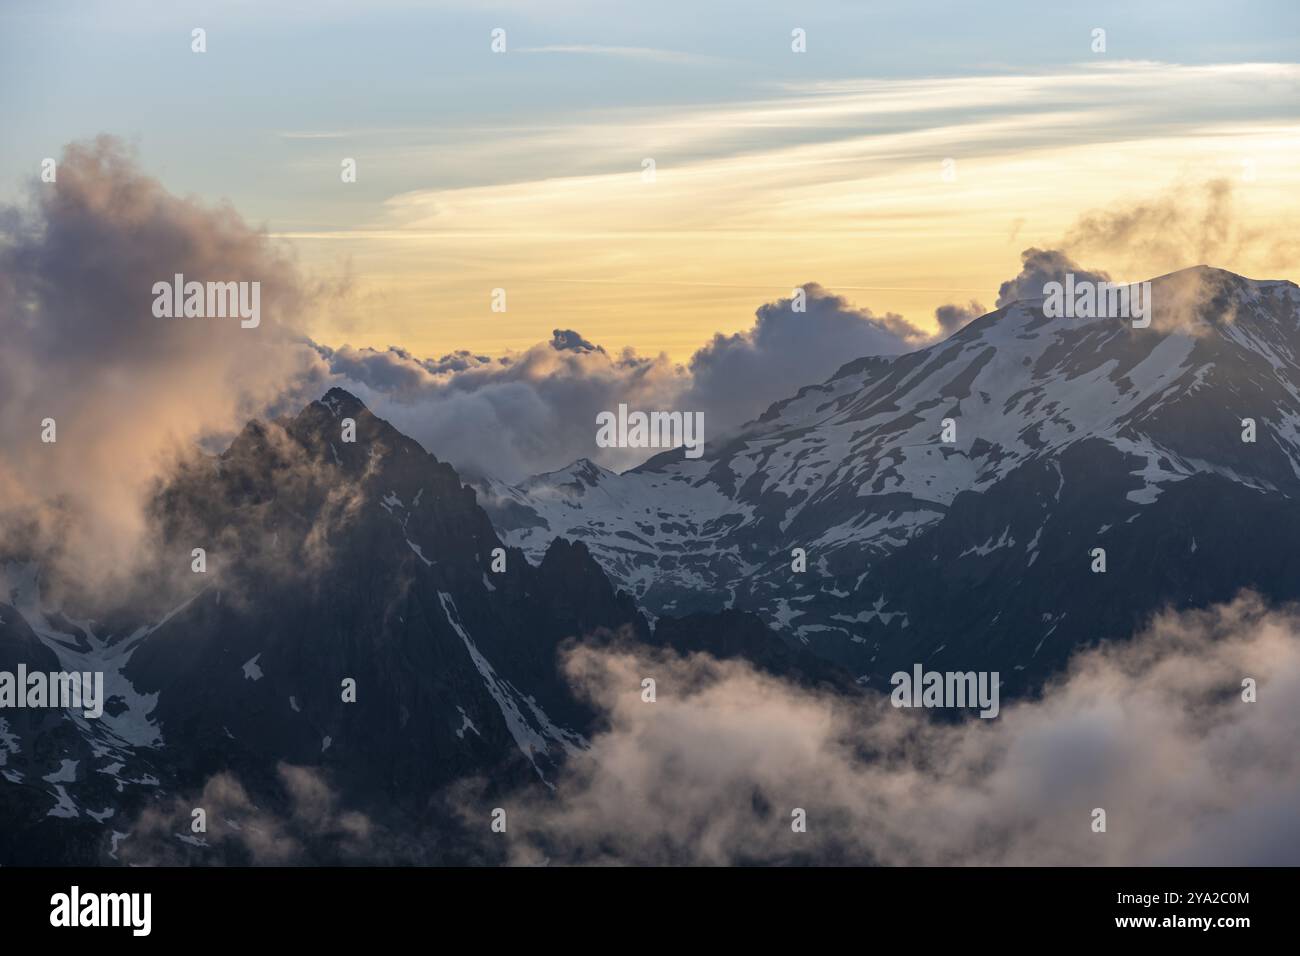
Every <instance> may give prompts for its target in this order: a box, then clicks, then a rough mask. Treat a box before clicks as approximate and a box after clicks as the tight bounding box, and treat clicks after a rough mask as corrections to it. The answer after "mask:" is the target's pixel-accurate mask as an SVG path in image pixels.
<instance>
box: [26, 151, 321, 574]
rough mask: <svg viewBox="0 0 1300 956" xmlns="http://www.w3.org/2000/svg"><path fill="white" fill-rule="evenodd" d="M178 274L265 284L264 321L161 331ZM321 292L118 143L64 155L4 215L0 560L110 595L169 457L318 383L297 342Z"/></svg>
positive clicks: (312, 358)
mask: <svg viewBox="0 0 1300 956" xmlns="http://www.w3.org/2000/svg"><path fill="white" fill-rule="evenodd" d="M178 273H179V274H182V275H184V276H185V277H187V279H188V280H197V281H200V282H208V281H236V282H249V283H252V282H258V283H260V310H261V321H260V325H259V326H258V327H257V328H242V327H241V324H240V321H239V320H238V319H201V318H189V319H160V318H156V317H155V316H154V314H153V308H152V306H153V299H154V294H153V291H152V290H153V286H154V284H155V283H157V282H160V281H161V282H167V283H170V282H171V281H172V277H173V276H174V275H176V274H178ZM314 297H315V293H314V292H313V290H311V289H310V288H309V287H308V286H307V284H306V283H304V282H303V280H302V279H301V278H300V277H299V275H298V273H297V271H296V269H295V268H294V265H293V262H292V260H291V259H290V258H289V256H288V254H287V253H286V252H285V251H284V249H282V248H281V247H279V246H277V245H275V244H274V243H272V242H271V241H270V240H268V239H267V237H266V236H265V235H264V234H263V233H261V232H259V231H257V230H255V229H252V228H250V227H249V226H247V225H246V224H245V223H244V222H243V221H242V220H241V219H240V218H239V217H238V216H237V215H236V214H235V213H234V211H233V210H231V209H230V208H228V207H224V206H205V205H202V204H200V203H198V202H195V201H193V200H189V199H181V198H178V197H176V196H173V195H171V194H170V193H168V192H167V191H166V190H165V189H164V188H163V187H162V185H161V184H159V183H158V182H157V181H156V180H154V179H152V178H150V177H148V176H146V175H144V174H143V173H141V172H140V171H139V169H138V168H137V166H136V164H135V162H134V159H133V157H132V156H131V155H130V154H129V153H128V152H127V151H126V150H125V149H124V148H123V147H122V145H121V144H120V143H119V142H117V141H115V140H113V139H111V138H108V137H101V138H100V139H97V140H95V141H94V142H91V143H88V144H77V145H72V146H69V147H68V148H67V149H66V150H65V152H64V154H63V157H62V159H61V161H60V163H59V164H58V168H57V181H56V182H55V183H50V184H36V185H35V186H34V188H33V196H32V202H31V205H30V206H29V207H27V208H23V209H15V208H8V209H5V210H3V211H2V212H0V320H2V324H3V339H2V340H0V410H2V411H0V446H2V447H3V448H4V449H5V454H4V457H3V460H0V502H3V505H0V548H13V547H14V546H15V544H16V543H19V542H24V543H25V544H26V546H27V547H29V548H31V549H33V550H37V551H39V550H41V549H43V548H57V549H58V554H57V555H47V557H51V558H52V560H53V561H55V562H61V563H63V564H64V565H67V566H69V567H72V568H75V575H74V576H75V577H76V578H78V579H80V580H82V581H84V582H88V583H89V582H100V583H103V584H105V585H106V586H108V585H110V582H112V581H113V580H114V579H115V578H116V577H118V575H117V574H116V573H115V571H116V570H117V569H122V568H126V567H128V566H130V565H131V564H132V558H133V555H134V552H135V550H136V547H137V544H138V541H139V537H140V535H141V533H142V522H143V518H142V508H141V504H142V501H143V498H144V496H145V495H146V494H147V492H148V490H149V488H150V486H151V483H152V481H153V480H154V479H155V478H156V477H157V476H158V475H159V474H160V473H162V472H163V471H165V470H166V469H167V467H168V462H169V461H170V460H172V459H173V458H174V457H175V456H176V455H177V454H180V453H183V451H184V450H185V449H187V448H188V447H189V446H190V445H191V444H192V443H194V442H196V441H200V440H202V439H204V438H206V437H209V436H213V435H221V434H228V433H230V432H232V431H233V430H234V429H236V428H238V427H239V425H240V424H242V422H243V421H244V420H245V419H246V418H248V417H249V416H251V415H253V414H258V413H260V412H263V411H264V410H265V409H267V408H268V407H269V406H273V405H274V404H275V403H276V402H277V401H282V400H284V399H285V398H286V395H287V394H288V393H291V392H293V391H294V390H302V391H305V390H308V389H310V387H311V385H312V383H313V380H314V379H316V378H318V377H319V375H320V374H321V373H322V372H323V367H322V365H321V363H320V360H319V357H318V356H317V355H316V353H315V351H314V350H312V349H311V348H310V347H308V345H307V344H306V342H305V341H303V340H302V338H301V336H300V334H299V333H298V331H297V323H298V321H299V319H300V318H301V316H302V315H303V314H304V313H305V312H306V311H307V310H308V309H309V308H310V307H311V306H312V304H313V301H314ZM46 419H52V420H53V421H54V422H55V428H56V431H55V437H56V438H57V441H55V442H52V443H51V442H44V441H42V440H41V439H42V432H43V425H42V423H43V421H45V420H46Z"/></svg>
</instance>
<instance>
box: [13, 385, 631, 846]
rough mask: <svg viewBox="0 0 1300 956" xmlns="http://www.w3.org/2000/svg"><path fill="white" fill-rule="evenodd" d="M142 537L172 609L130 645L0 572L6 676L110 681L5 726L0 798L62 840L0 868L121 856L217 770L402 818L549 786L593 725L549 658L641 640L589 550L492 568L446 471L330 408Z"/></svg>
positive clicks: (234, 462) (498, 555) (315, 411)
mask: <svg viewBox="0 0 1300 956" xmlns="http://www.w3.org/2000/svg"><path fill="white" fill-rule="evenodd" d="M349 418H350V419H352V420H354V421H355V423H356V440H355V442H344V441H343V440H342V437H341V436H342V430H343V429H342V426H343V420H344V419H349ZM154 517H155V518H156V521H157V524H158V526H159V528H160V541H161V542H162V543H161V545H160V547H161V549H162V551H163V552H164V556H165V559H166V560H168V561H172V562H174V563H175V564H176V566H178V567H180V568H182V569H183V574H182V575H180V577H181V578H183V582H182V585H180V586H179V587H178V589H179V590H181V591H182V592H184V599H183V600H180V601H178V606H176V607H174V608H173V609H172V610H171V611H170V612H169V613H168V614H166V615H165V616H163V617H162V619H161V620H154V621H151V622H150V623H148V624H142V625H140V626H139V627H137V628H134V629H131V630H130V631H129V632H118V633H115V634H108V633H104V632H103V629H102V628H101V627H100V626H99V625H97V624H96V623H95V622H91V621H87V622H81V623H77V624H73V623H72V622H69V621H67V620H64V619H62V618H59V617H57V616H53V615H49V614H47V612H46V611H44V610H43V609H42V608H41V606H40V597H39V587H38V581H37V575H36V573H35V571H34V570H33V569H29V568H24V567H21V566H18V565H9V566H8V567H7V577H6V582H5V583H6V584H7V585H8V587H7V588H6V589H5V592H4V593H8V594H9V596H10V599H11V600H12V601H13V602H14V603H11V604H0V621H3V622H4V623H3V624H0V663H7V662H9V661H11V660H14V661H16V660H19V659H21V660H23V661H25V662H26V663H27V666H28V667H29V668H34V667H36V666H40V667H43V668H47V669H56V667H57V666H58V664H59V662H60V661H61V660H62V661H63V663H64V665H65V666H73V665H74V664H75V665H77V666H79V667H83V668H85V669H92V668H93V669H98V670H105V671H108V672H109V677H108V683H109V685H110V688H112V690H110V693H116V694H117V696H116V698H115V703H114V707H113V708H110V709H114V710H117V713H116V715H114V714H109V715H106V716H105V718H104V719H103V720H102V721H100V722H95V721H74V720H72V719H71V718H70V717H68V716H67V715H66V714H64V713H62V712H59V711H40V712H35V711H33V712H22V716H20V717H17V718H15V717H12V716H11V713H19V712H7V714H6V721H7V723H6V724H5V725H4V728H5V729H4V730H3V732H2V733H0V740H3V741H4V743H0V754H3V761H2V765H0V770H3V771H4V774H5V776H4V779H3V781H0V801H2V802H3V805H4V806H5V808H6V809H7V810H11V811H12V812H13V813H14V814H15V816H10V817H8V819H23V820H28V821H29V822H31V823H32V824H33V825H36V824H40V825H41V826H45V824H46V821H47V820H48V821H49V825H50V827H52V828H57V829H58V833H57V834H55V833H50V832H44V833H42V834H40V835H39V838H28V836H27V835H25V834H23V833H22V832H21V831H20V830H17V831H16V830H15V829H13V828H10V827H8V826H7V827H5V828H4V833H3V835H0V861H3V862H17V861H20V860H22V861H28V862H33V861H35V862H61V861H67V860H82V861H94V860H97V859H101V858H109V856H110V853H116V852H117V851H118V850H119V849H129V841H128V842H127V843H125V844H123V845H122V846H121V847H119V846H118V842H119V841H120V840H122V839H123V838H122V837H121V836H120V835H119V836H118V837H117V838H116V839H113V838H112V834H113V826H114V821H113V819H112V818H114V817H116V818H117V820H119V821H122V823H121V824H120V825H121V826H123V827H124V828H125V820H127V819H129V818H131V816H132V815H133V814H135V813H136V812H138V810H139V809H140V808H141V807H143V806H145V805H148V804H150V803H151V802H158V801H160V800H163V799H164V798H165V797H166V796H167V795H171V794H179V793H191V792H195V791H197V790H199V789H200V788H201V787H202V786H203V784H204V782H205V781H206V780H208V779H209V778H211V777H212V776H213V775H214V774H217V773H220V772H223V771H227V772H230V773H232V774H234V775H235V777H236V778H238V780H239V781H240V782H241V784H242V785H243V786H245V787H247V788H250V790H251V791H252V792H254V793H256V794H258V799H263V800H268V801H274V800H275V791H276V778H277V773H278V768H279V766H280V765H281V764H282V763H284V764H290V765H294V766H308V767H316V768H320V769H321V771H322V772H324V773H327V774H328V778H329V780H330V782H331V785H332V787H334V788H336V790H337V793H338V797H339V799H340V800H341V801H343V802H345V803H346V804H347V805H348V806H350V807H354V808H358V809H361V810H364V811H365V812H368V813H371V814H373V815H374V816H375V817H376V818H380V819H386V820H398V821H400V820H405V821H408V822H409V821H410V820H413V819H420V818H421V815H425V816H426V817H427V811H428V809H429V805H430V800H431V799H432V798H433V797H434V796H435V795H436V793H437V792H438V790H439V788H441V787H443V786H445V785H447V784H448V783H451V782H452V781H456V780H460V779H462V778H472V777H474V776H476V775H477V776H487V777H490V779H491V780H492V781H493V783H494V785H495V786H498V787H509V786H512V785H517V784H518V783H521V782H525V781H528V780H532V781H549V779H550V778H551V777H552V775H553V773H554V770H555V767H556V766H557V763H558V761H559V760H561V759H562V758H563V756H564V755H566V754H568V753H572V752H576V751H578V750H580V749H581V748H583V747H584V746H585V739H584V732H586V731H587V729H588V725H589V723H590V721H591V718H592V714H591V713H590V711H589V710H588V708H587V706H586V704H584V703H583V702H581V701H579V700H577V699H575V698H574V696H573V695H572V693H571V692H570V690H569V689H568V687H567V685H566V683H565V681H564V680H563V679H562V678H561V674H560V672H559V663H558V655H557V648H558V647H559V646H560V645H561V643H562V642H564V641H566V640H569V639H577V638H582V637H584V636H585V635H588V634H593V633H594V634H599V633H601V632H602V631H604V630H611V631H612V630H615V629H621V630H623V631H625V632H627V633H629V634H631V635H632V636H633V638H639V639H645V638H646V637H647V636H648V634H649V631H648V628H647V626H646V623H645V621H644V619H643V618H642V617H641V616H640V614H639V613H638V612H637V610H636V607H635V606H634V604H633V602H632V601H631V599H630V598H628V597H627V596H626V595H621V594H618V593H616V592H615V590H614V588H613V587H612V586H611V585H610V583H609V581H608V579H607V578H606V577H605V575H604V574H603V572H602V571H601V570H600V568H599V567H598V566H597V565H596V563H595V562H594V561H593V560H592V558H591V556H590V555H589V554H588V553H587V550H586V548H585V547H584V546H583V545H581V544H570V543H568V542H565V541H557V542H555V543H554V545H553V546H552V547H551V548H549V549H548V550H547V551H546V552H545V554H544V555H543V556H542V558H541V560H540V561H539V562H538V564H537V565H536V566H534V565H530V564H529V563H528V562H527V561H526V560H524V557H523V555H522V553H520V552H519V551H510V552H507V551H506V550H505V549H504V547H503V546H502V544H501V542H500V541H499V540H498V538H497V535H496V533H495V531H494V530H493V528H492V525H491V523H490V522H489V521H488V518H487V516H486V514H485V513H484V512H483V511H482V509H480V508H479V507H478V506H477V505H476V503H475V495H474V492H473V491H472V490H471V489H469V488H467V487H465V486H464V485H462V483H461V481H460V479H459V477H458V476H457V474H456V472H455V471H454V470H453V469H452V468H451V467H450V466H448V465H446V464H444V463H442V462H439V461H438V460H437V459H435V458H434V457H433V456H431V455H429V454H428V453H426V452H425V451H424V450H423V449H421V448H420V447H419V446H418V445H417V444H416V443H415V442H413V441H411V440H410V439H408V438H406V437H405V436H403V435H401V434H400V433H398V432H397V431H395V430H394V429H393V428H392V427H391V426H389V425H388V424H387V423H386V422H384V421H382V420H380V419H378V418H376V417H375V416H373V415H372V414H371V413H370V412H369V411H368V410H367V409H365V408H364V407H363V406H362V405H361V403H360V402H358V401H357V400H356V399H355V398H353V397H352V396H351V395H349V394H347V393H345V392H341V391H337V390H336V391H332V392H330V393H329V394H327V395H326V396H325V397H324V398H323V399H322V400H321V401H319V402H315V403H313V404H312V405H310V406H308V407H307V408H306V409H305V410H303V412H302V413H301V414H299V415H298V416H297V417H296V418H293V419H292V420H289V421H285V422H282V423H278V424H263V423H258V422H253V423H250V424H249V425H248V426H247V427H246V428H245V430H244V431H243V433H242V434H240V435H239V436H238V438H237V439H236V440H235V441H234V443H233V444H232V445H231V446H230V448H229V449H228V450H227V451H226V452H225V453H224V454H222V455H220V456H219V457H217V458H206V457H205V458H201V459H198V460H196V461H194V462H192V463H191V464H190V465H189V466H187V467H186V468H185V469H184V470H183V471H182V472H181V473H180V474H179V475H178V476H177V477H176V478H175V479H174V480H173V481H172V482H171V483H170V484H169V485H168V487H166V488H165V489H163V490H162V491H161V492H160V494H159V495H158V497H157V499H156V501H155V503H154ZM194 548H203V550H204V552H205V554H204V559H205V561H206V570H205V572H204V573H201V574H200V573H193V572H192V571H191V561H192V557H191V555H192V551H193V549H194ZM498 549H499V550H498ZM494 568H495V570H494ZM502 568H504V570H502ZM118 616H119V617H120V614H119V615H118ZM345 698H354V700H353V699H345ZM64 761H71V763H70V764H65V762H64ZM59 773H62V775H63V776H57V774H59ZM51 774H55V775H56V778H55V779H56V780H57V781H58V782H57V783H56V782H52V781H50V780H49V779H48V777H49V776H50V775H51ZM52 807H53V809H52ZM60 808H61V809H60ZM100 812H104V813H107V815H108V822H107V823H104V822H103V821H101V820H98V819H95V818H94V816H93V814H98V813H100ZM51 813H54V814H55V815H54V816H50V814H51ZM119 814H120V815H119ZM77 827H79V828H80V829H81V830H82V831H84V833H85V834H86V836H85V838H84V839H83V840H82V841H80V842H78V841H75V840H72V839H70V838H69V836H68V833H69V832H70V830H71V829H73V828H77Z"/></svg>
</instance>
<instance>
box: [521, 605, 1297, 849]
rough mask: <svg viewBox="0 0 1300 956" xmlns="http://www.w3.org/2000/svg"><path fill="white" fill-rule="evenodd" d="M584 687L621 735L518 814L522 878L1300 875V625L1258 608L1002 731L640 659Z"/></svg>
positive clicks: (730, 668) (1016, 718)
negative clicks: (1255, 868)
mask: <svg viewBox="0 0 1300 956" xmlns="http://www.w3.org/2000/svg"><path fill="white" fill-rule="evenodd" d="M566 669H567V673H568V674H569V676H570V678H571V679H572V680H573V681H574V682H575V684H576V685H577V686H578V687H579V688H580V689H581V690H583V691H584V692H585V693H586V694H587V695H588V696H589V697H590V698H591V700H592V701H593V702H594V703H595V704H596V705H597V706H598V707H599V708H600V710H601V712H602V713H604V714H605V715H606V717H607V719H608V721H609V726H608V730H606V731H605V732H603V733H601V734H598V735H597V736H595V737H594V739H593V740H592V746H591V751H590V758H589V759H582V760H580V761H575V762H573V763H571V764H570V765H569V767H568V768H567V770H566V773H565V775H564V776H563V777H562V778H561V779H560V780H559V781H558V791H557V793H556V794H555V795H554V796H552V795H549V794H540V793H537V794H533V793H529V794H519V795H517V796H516V797H515V798H514V799H513V800H511V801H507V802H505V803H504V805H505V806H506V807H507V809H508V811H509V814H510V819H511V821H512V824H511V827H512V833H513V836H512V839H511V847H512V854H513V856H512V859H513V862H516V863H540V862H544V861H550V862H558V863H574V862H582V863H648V864H655V863H660V864H667V863H672V864H683V863H691V864H735V863H773V862H801V861H802V862H811V861H819V862H856V863H863V862H870V863H878V864H884V865H905V864H924V865H947V864H959V865H964V864H994V865H1035V864H1046V865H1079V864H1082V865H1143V864H1153V865H1160V864H1200V865H1218V864H1291V865H1294V864H1295V863H1296V862H1297V861H1300V810H1298V809H1297V808H1300V752H1298V751H1297V750H1296V748H1295V744H1294V742H1295V739H1296V735H1297V733H1300V616H1298V615H1297V612H1296V611H1295V610H1294V609H1286V610H1280V611H1270V610H1269V609H1267V608H1266V607H1264V605H1263V604H1262V603H1261V601H1260V600H1259V599H1258V598H1257V597H1255V596H1252V595H1243V596H1242V597H1240V598H1238V599H1237V600H1235V601H1234V602H1232V603H1230V604H1227V605H1223V606H1219V607H1215V608H1213V609H1210V610H1208V611H1193V612H1187V613H1182V614H1177V613H1167V614H1164V615H1162V616H1160V617H1158V618H1157V619H1156V620H1155V621H1154V622H1153V623H1152V625H1151V626H1150V627H1149V628H1148V629H1147V630H1145V631H1144V632H1143V633H1142V634H1140V635H1138V636H1137V637H1136V638H1135V639H1133V640H1132V641H1131V642H1128V643H1122V644H1111V645H1105V646H1103V647H1101V648H1098V649H1095V650H1091V651H1086V652H1083V653H1081V654H1079V655H1078V656H1077V657H1076V658H1075V659H1074V660H1073V662H1072V666H1071V667H1070V669H1069V671H1068V673H1066V674H1065V675H1064V676H1062V677H1061V678H1060V679H1058V680H1057V681H1056V682H1054V683H1053V684H1051V685H1049V686H1048V687H1047V688H1046V689H1045V690H1044V692H1043V694H1042V696H1041V698H1040V699H1037V700H1024V701H1018V702H1014V703H1010V704H1007V703H1005V702H1004V706H1003V708H1002V713H1001V715H1000V716H999V717H998V718H997V719H995V720H979V719H973V720H969V721H966V722H964V723H955V724H954V723H940V722H937V721H934V720H932V719H929V718H928V717H926V716H925V715H924V713H922V712H918V711H905V710H895V709H894V708H892V707H890V706H889V704H888V702H887V700H886V699H884V698H875V697H872V698H867V699H861V700H850V699H846V698H844V697H841V696H836V695H833V694H830V693H827V692H817V691H812V690H808V689H806V688H803V687H797V686H794V685H791V684H788V683H786V682H783V681H781V680H779V679H776V678H774V677H771V676H767V675H764V674H760V673H758V672H757V671H755V670H754V669H753V668H751V667H750V666H748V665H747V664H745V663H743V662H740V661H726V662H720V661H717V660H714V659H712V658H710V657H707V656H704V655H696V656H692V657H689V658H686V659H682V658H678V657H673V656H663V655H656V654H654V653H652V652H648V651H646V650H645V649H641V648H632V647H629V646H624V647H623V648H621V649H614V650H608V649H597V648H592V647H581V648H578V649H576V650H574V651H573V652H572V653H571V654H570V655H569V657H568V658H567V661H566ZM646 676H653V677H654V678H655V679H656V681H657V685H658V700H657V701H656V702H655V703H652V704H651V703H645V702H643V701H642V699H641V694H640V688H641V679H642V678H643V677H646ZM1246 678H1251V679H1253V680H1255V681H1256V682H1257V684H1258V702H1256V703H1247V702H1245V701H1244V700H1243V696H1242V695H1243V689H1242V681H1243V680H1244V679H1246ZM795 808H801V809H803V810H805V811H806V814H807V832H805V833H795V832H793V830H792V828H791V821H792V817H791V814H792V811H793V810H794V809H795ZM1097 808H1101V809H1104V810H1105V811H1106V819H1107V829H1106V832H1104V833H1097V832H1094V831H1093V829H1092V822H1093V811H1094V810H1095V809H1097Z"/></svg>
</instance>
